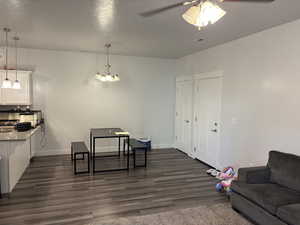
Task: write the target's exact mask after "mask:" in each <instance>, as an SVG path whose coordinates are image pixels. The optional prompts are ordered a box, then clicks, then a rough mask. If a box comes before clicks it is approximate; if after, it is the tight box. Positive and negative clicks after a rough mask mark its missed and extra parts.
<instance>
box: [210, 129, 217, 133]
mask: <svg viewBox="0 0 300 225" xmlns="http://www.w3.org/2000/svg"><path fill="white" fill-rule="evenodd" d="M210 131H211V132H215V133H217V132H218V130H217V129H212V130H210Z"/></svg>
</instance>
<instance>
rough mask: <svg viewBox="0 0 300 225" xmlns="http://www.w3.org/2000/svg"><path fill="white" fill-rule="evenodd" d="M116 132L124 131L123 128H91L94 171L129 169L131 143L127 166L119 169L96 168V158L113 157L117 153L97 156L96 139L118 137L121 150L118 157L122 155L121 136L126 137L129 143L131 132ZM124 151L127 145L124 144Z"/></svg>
mask: <svg viewBox="0 0 300 225" xmlns="http://www.w3.org/2000/svg"><path fill="white" fill-rule="evenodd" d="M116 132H124V131H123V130H122V129H121V128H92V129H91V130H90V151H91V152H92V159H93V173H96V172H108V171H120V170H129V145H127V154H126V155H127V166H126V167H125V168H117V169H106V170H96V168H95V159H96V158H99V157H112V156H116V155H105V156H96V150H95V141H96V139H104V138H118V139H119V146H118V147H119V149H118V150H119V151H118V157H119V158H120V156H121V138H126V139H127V140H126V141H127V143H129V138H130V137H129V134H116ZM123 151H124V153H125V146H123Z"/></svg>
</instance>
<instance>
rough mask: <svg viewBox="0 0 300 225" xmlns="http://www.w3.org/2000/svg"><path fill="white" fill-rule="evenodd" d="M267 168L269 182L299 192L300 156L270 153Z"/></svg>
mask: <svg viewBox="0 0 300 225" xmlns="http://www.w3.org/2000/svg"><path fill="white" fill-rule="evenodd" d="M268 167H269V168H270V171H271V177H270V180H271V182H273V183H277V184H280V185H282V186H285V187H288V188H291V189H294V190H297V191H300V173H299V172H300V156H296V155H293V154H287V153H282V152H277V151H270V153H269V161H268Z"/></svg>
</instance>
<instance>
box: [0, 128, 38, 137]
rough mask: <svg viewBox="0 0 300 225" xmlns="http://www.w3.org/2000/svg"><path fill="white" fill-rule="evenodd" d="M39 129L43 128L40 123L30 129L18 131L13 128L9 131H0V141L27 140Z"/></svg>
mask: <svg viewBox="0 0 300 225" xmlns="http://www.w3.org/2000/svg"><path fill="white" fill-rule="evenodd" d="M38 129H41V126H40V125H39V126H37V127H36V128H34V129H31V130H28V131H23V132H18V131H16V130H13V131H12V132H9V133H0V141H25V140H27V139H28V138H30V137H31V136H32V135H33V134H34V133H35V132H36V131H37V130H38Z"/></svg>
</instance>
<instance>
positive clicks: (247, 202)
mask: <svg viewBox="0 0 300 225" xmlns="http://www.w3.org/2000/svg"><path fill="white" fill-rule="evenodd" d="M231 204H232V207H233V208H234V209H235V210H237V211H238V212H240V213H242V214H243V215H245V216H246V217H248V218H249V219H250V220H252V221H253V222H255V223H257V224H259V225H287V224H289V225H300V156H296V155H292V154H287V153H282V152H278V151H271V152H270V153H269V161H268V164H267V166H265V167H253V168H241V169H239V176H238V180H237V181H234V182H233V183H232V195H231Z"/></svg>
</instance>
